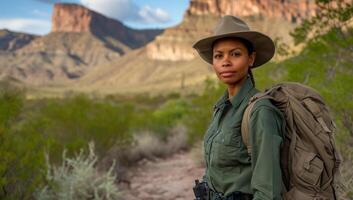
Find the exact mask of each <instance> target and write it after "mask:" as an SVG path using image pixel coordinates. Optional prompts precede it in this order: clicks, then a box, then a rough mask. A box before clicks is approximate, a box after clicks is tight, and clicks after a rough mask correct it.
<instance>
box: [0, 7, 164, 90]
mask: <svg viewBox="0 0 353 200" xmlns="http://www.w3.org/2000/svg"><path fill="white" fill-rule="evenodd" d="M159 33H161V30H141V31H140V30H133V29H131V28H128V27H126V26H124V25H123V24H122V23H121V22H119V21H116V20H113V19H110V18H107V17H105V16H103V15H101V14H99V13H97V12H94V11H92V10H89V9H87V8H85V7H83V6H80V5H76V4H56V5H55V6H54V11H53V14H52V30H51V32H50V33H49V34H48V35H45V36H36V37H34V36H31V35H28V34H23V33H21V34H20V33H12V32H9V31H7V34H6V35H5V34H3V33H2V32H1V34H0V48H1V49H2V50H3V51H1V52H0V78H3V79H4V78H6V77H11V78H14V79H17V80H19V81H21V82H23V83H25V84H26V85H27V86H39V87H41V86H45V85H62V84H64V83H65V82H67V81H68V80H73V79H78V78H80V77H81V76H83V75H84V74H85V73H86V72H87V71H89V70H90V69H91V68H93V67H94V66H96V65H101V64H104V63H108V62H111V61H112V60H115V59H117V58H119V57H120V56H122V55H124V54H126V53H127V52H129V51H131V50H132V49H135V48H138V47H141V46H142V45H145V44H146V43H147V42H149V41H151V40H152V39H153V38H154V37H155V36H156V35H158V34H159ZM2 35H5V36H2Z"/></svg>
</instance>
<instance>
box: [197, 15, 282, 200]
mask: <svg viewBox="0 0 353 200" xmlns="http://www.w3.org/2000/svg"><path fill="white" fill-rule="evenodd" d="M194 48H195V49H196V50H197V51H198V53H199V55H200V56H201V58H202V59H204V60H205V61H206V62H208V63H209V64H211V65H212V66H213V69H214V71H215V73H216V74H217V76H218V78H219V79H220V80H221V81H222V82H223V83H225V84H226V85H227V90H226V91H225V94H224V95H223V96H222V97H221V98H220V99H219V100H218V101H217V102H216V104H215V106H214V114H213V117H212V121H211V123H210V126H209V128H208V130H207V132H206V134H205V138H204V147H205V148H204V149H205V151H204V154H205V160H206V172H205V176H204V181H206V182H207V185H208V187H209V188H210V195H209V199H262V200H265V199H266V200H267V199H281V191H282V175H281V168H280V155H279V151H280V145H281V143H282V137H281V135H282V131H283V123H284V119H283V117H282V115H281V113H280V111H279V110H278V109H277V108H276V107H274V106H273V105H272V104H271V102H270V101H269V100H266V99H265V100H260V101H258V102H257V103H256V104H255V106H254V108H253V110H252V113H251V117H250V128H249V131H250V136H249V137H250V144H251V145H252V149H251V154H248V152H247V148H246V146H245V145H244V143H243V140H242V136H241V121H242V117H243V113H244V110H245V108H246V107H247V104H248V102H249V99H250V98H251V97H252V96H253V95H254V94H256V93H257V92H258V90H257V89H256V88H255V81H254V78H253V75H252V72H251V70H252V69H253V68H255V67H259V66H260V65H262V64H264V63H266V62H268V61H269V60H270V59H271V58H272V56H273V54H274V51H275V47H274V43H273V41H272V40H271V39H270V38H269V37H268V36H266V35H264V34H262V33H259V32H256V31H251V30H250V29H249V27H248V26H247V24H246V23H245V22H243V21H242V20H240V19H239V18H236V17H234V16H225V17H223V18H222V19H221V20H220V22H219V23H218V25H217V26H216V29H215V32H214V35H212V36H210V37H207V38H203V39H201V40H199V41H198V42H196V43H195V44H194Z"/></svg>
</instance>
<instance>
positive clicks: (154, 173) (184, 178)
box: [122, 153, 204, 200]
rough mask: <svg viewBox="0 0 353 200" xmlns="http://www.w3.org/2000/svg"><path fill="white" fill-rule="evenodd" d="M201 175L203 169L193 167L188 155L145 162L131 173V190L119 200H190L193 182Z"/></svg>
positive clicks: (182, 154)
mask: <svg viewBox="0 0 353 200" xmlns="http://www.w3.org/2000/svg"><path fill="white" fill-rule="evenodd" d="M203 173H204V169H203V168H202V167H198V166H196V164H195V163H194V162H193V161H192V159H191V156H190V153H179V154H175V155H173V156H172V157H170V158H167V159H159V160H156V161H154V162H151V161H144V162H141V163H139V165H138V167H137V168H136V169H133V170H132V171H131V178H130V189H125V191H124V192H123V198H122V199H124V200H137V199H142V200H184V199H185V200H186V199H187V200H191V199H193V198H194V195H193V192H192V187H193V185H194V180H195V179H196V178H200V177H201V176H202V175H203Z"/></svg>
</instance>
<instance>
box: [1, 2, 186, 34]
mask: <svg viewBox="0 0 353 200" xmlns="http://www.w3.org/2000/svg"><path fill="white" fill-rule="evenodd" d="M58 2H68V3H77V4H81V5H84V6H86V7H89V8H90V9H92V10H95V11H98V12H100V13H102V14H104V15H106V16H108V17H111V18H115V19H119V20H120V21H122V22H123V23H124V24H126V25H127V26H129V27H132V28H136V29H144V28H166V27H170V26H173V25H176V24H178V23H180V22H181V20H182V17H183V14H184V12H185V10H186V9H187V7H188V5H189V0H2V1H1V4H0V29H4V28H6V29H9V30H12V31H19V32H26V33H32V34H39V35H43V34H47V33H49V31H50V21H51V12H52V10H53V4H54V3H58Z"/></svg>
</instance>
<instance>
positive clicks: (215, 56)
mask: <svg viewBox="0 0 353 200" xmlns="http://www.w3.org/2000/svg"><path fill="white" fill-rule="evenodd" d="M213 57H214V58H215V59H219V58H222V54H215V55H214V56H213Z"/></svg>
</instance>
